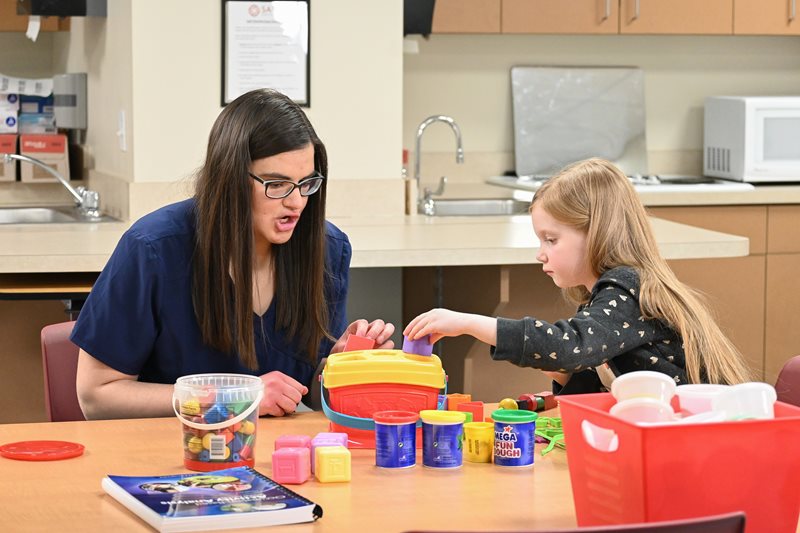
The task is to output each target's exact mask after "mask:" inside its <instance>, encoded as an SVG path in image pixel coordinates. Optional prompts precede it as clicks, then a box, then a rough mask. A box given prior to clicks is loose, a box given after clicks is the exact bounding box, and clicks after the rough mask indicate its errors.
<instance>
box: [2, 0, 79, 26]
mask: <svg viewBox="0 0 800 533" xmlns="http://www.w3.org/2000/svg"><path fill="white" fill-rule="evenodd" d="M27 29H28V15H17V1H16V0H0V31H20V32H24V31H26V30H27ZM39 31H69V19H68V18H58V17H42V25H41V28H40V29H39Z"/></svg>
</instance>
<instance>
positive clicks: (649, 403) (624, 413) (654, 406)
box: [608, 398, 675, 424]
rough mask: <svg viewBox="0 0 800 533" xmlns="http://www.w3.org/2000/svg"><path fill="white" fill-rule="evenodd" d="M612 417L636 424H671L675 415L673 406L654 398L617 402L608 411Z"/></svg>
mask: <svg viewBox="0 0 800 533" xmlns="http://www.w3.org/2000/svg"><path fill="white" fill-rule="evenodd" d="M608 412H609V413H610V414H611V415H613V416H616V417H617V418H621V419H622V420H627V421H628V422H632V423H634V424H657V423H660V422H671V421H673V420H674V416H675V413H674V412H673V410H672V406H670V405H669V404H668V403H664V402H662V401H660V400H656V399H653V398H630V399H628V400H623V401H621V402H617V403H616V404H614V405H612V406H611V409H610V410H609V411H608Z"/></svg>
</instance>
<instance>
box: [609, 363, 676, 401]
mask: <svg viewBox="0 0 800 533" xmlns="http://www.w3.org/2000/svg"><path fill="white" fill-rule="evenodd" d="M675 388H676V386H675V381H674V380H673V379H672V378H671V377H669V376H668V375H666V374H662V373H661V372H653V371H650V370H638V371H636V372H629V373H627V374H623V375H621V376H619V377H617V378H616V379H615V380H614V381H613V382H612V383H611V394H612V395H613V396H614V398H616V400H617V401H618V402H622V401H625V400H629V399H631V398H652V399H654V400H658V401H660V402H663V403H669V402H670V400H672V397H673V396H675Z"/></svg>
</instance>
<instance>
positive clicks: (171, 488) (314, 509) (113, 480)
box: [102, 466, 322, 532]
mask: <svg viewBox="0 0 800 533" xmlns="http://www.w3.org/2000/svg"><path fill="white" fill-rule="evenodd" d="M102 486H103V490H105V491H106V492H107V493H108V494H109V495H111V496H112V497H113V498H114V499H116V500H117V501H119V502H120V503H121V504H123V505H124V506H125V507H127V508H128V509H130V510H131V511H133V512H134V513H136V514H137V515H138V516H139V517H140V518H142V520H144V521H145V522H147V523H148V524H150V525H151V526H152V527H153V528H155V529H157V530H158V531H162V532H177V531H208V530H212V529H232V528H237V527H258V526H271V525H281V524H295V523H299V522H312V521H314V520H316V519H317V518H320V517H321V516H322V508H321V507H320V506H319V505H317V504H315V503H313V502H312V501H310V500H308V499H306V498H304V497H302V496H300V495H299V494H297V493H295V492H293V491H292V490H290V489H288V488H286V487H284V486H283V485H281V484H280V483H277V482H275V481H273V480H271V479H269V478H268V477H267V476H265V475H263V474H261V473H259V472H258V471H256V470H255V469H253V468H250V467H246V466H240V467H236V468H228V469H225V470H217V471H214V472H207V473H200V474H198V473H192V474H173V475H167V476H143V477H132V476H114V475H109V476H106V477H105V478H103V482H102Z"/></svg>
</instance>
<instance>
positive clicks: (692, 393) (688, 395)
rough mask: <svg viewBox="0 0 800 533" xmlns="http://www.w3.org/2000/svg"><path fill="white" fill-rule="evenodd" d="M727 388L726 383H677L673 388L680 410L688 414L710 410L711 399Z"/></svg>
mask: <svg viewBox="0 0 800 533" xmlns="http://www.w3.org/2000/svg"><path fill="white" fill-rule="evenodd" d="M727 389H728V385H717V384H711V383H691V384H688V385H679V386H678V388H677V389H675V394H677V395H678V401H679V402H680V405H681V411H685V412H686V413H688V414H690V415H696V414H698V413H706V412H708V411H711V400H713V399H714V397H715V396H717V395H718V394H719V393H721V392H722V391H724V390H727Z"/></svg>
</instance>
